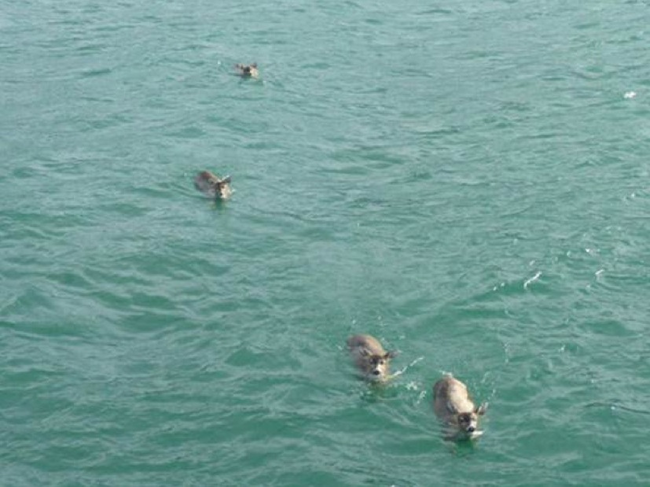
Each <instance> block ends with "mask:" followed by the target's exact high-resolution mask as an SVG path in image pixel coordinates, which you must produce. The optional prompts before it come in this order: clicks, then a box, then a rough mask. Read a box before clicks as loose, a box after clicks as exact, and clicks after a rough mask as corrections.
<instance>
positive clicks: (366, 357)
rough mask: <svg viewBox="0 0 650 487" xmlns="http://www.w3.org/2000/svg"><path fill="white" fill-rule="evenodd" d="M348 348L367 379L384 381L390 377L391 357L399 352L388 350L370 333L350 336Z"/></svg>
mask: <svg viewBox="0 0 650 487" xmlns="http://www.w3.org/2000/svg"><path fill="white" fill-rule="evenodd" d="M347 344H348V349H349V350H350V353H351V354H352V357H353V359H354V361H355V363H356V365H357V367H358V368H359V370H360V371H361V373H362V374H363V377H364V378H365V379H366V380H369V381H371V382H384V381H386V380H387V379H389V378H390V373H389V365H390V359H391V358H393V357H395V356H396V355H397V352H394V351H391V352H387V351H386V350H384V347H382V346H381V343H379V341H378V340H377V339H376V338H374V337H372V336H370V335H354V336H352V337H350V338H348V341H347Z"/></svg>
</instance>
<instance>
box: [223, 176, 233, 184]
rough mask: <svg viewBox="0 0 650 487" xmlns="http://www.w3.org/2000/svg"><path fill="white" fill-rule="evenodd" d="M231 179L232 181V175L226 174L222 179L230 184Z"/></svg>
mask: <svg viewBox="0 0 650 487" xmlns="http://www.w3.org/2000/svg"><path fill="white" fill-rule="evenodd" d="M230 181H231V177H230V176H226V177H225V178H223V179H222V180H221V182H222V183H228V184H230Z"/></svg>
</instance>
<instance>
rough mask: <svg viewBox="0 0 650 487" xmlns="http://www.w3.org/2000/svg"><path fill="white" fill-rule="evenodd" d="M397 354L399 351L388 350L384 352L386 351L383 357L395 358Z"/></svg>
mask: <svg viewBox="0 0 650 487" xmlns="http://www.w3.org/2000/svg"><path fill="white" fill-rule="evenodd" d="M398 355H399V352H398V351H397V350H391V351H390V352H386V353H385V354H384V358H385V359H389V358H395V357H397V356H398Z"/></svg>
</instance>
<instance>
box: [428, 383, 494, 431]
mask: <svg viewBox="0 0 650 487" xmlns="http://www.w3.org/2000/svg"><path fill="white" fill-rule="evenodd" d="M487 407H488V405H487V403H483V404H481V405H480V406H478V407H477V406H476V405H475V404H474V402H473V401H472V399H471V398H470V395H469V392H468V391H467V386H466V385H465V384H463V383H462V382H461V381H459V380H458V379H454V378H453V377H452V376H451V374H447V375H445V376H444V377H443V378H442V379H440V380H439V381H438V382H436V383H435V385H434V386H433V410H434V411H435V413H436V415H437V416H438V418H439V419H440V420H442V421H443V422H444V423H445V424H446V426H447V431H446V433H447V435H446V438H447V439H475V438H478V437H479V436H481V435H482V434H483V432H482V431H479V429H478V420H479V416H483V415H484V414H485V411H487Z"/></svg>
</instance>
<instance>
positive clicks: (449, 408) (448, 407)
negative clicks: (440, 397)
mask: <svg viewBox="0 0 650 487" xmlns="http://www.w3.org/2000/svg"><path fill="white" fill-rule="evenodd" d="M445 406H447V411H449V412H450V413H451V414H456V408H454V406H453V405H452V404H451V402H450V401H447V402H446V403H445Z"/></svg>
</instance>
